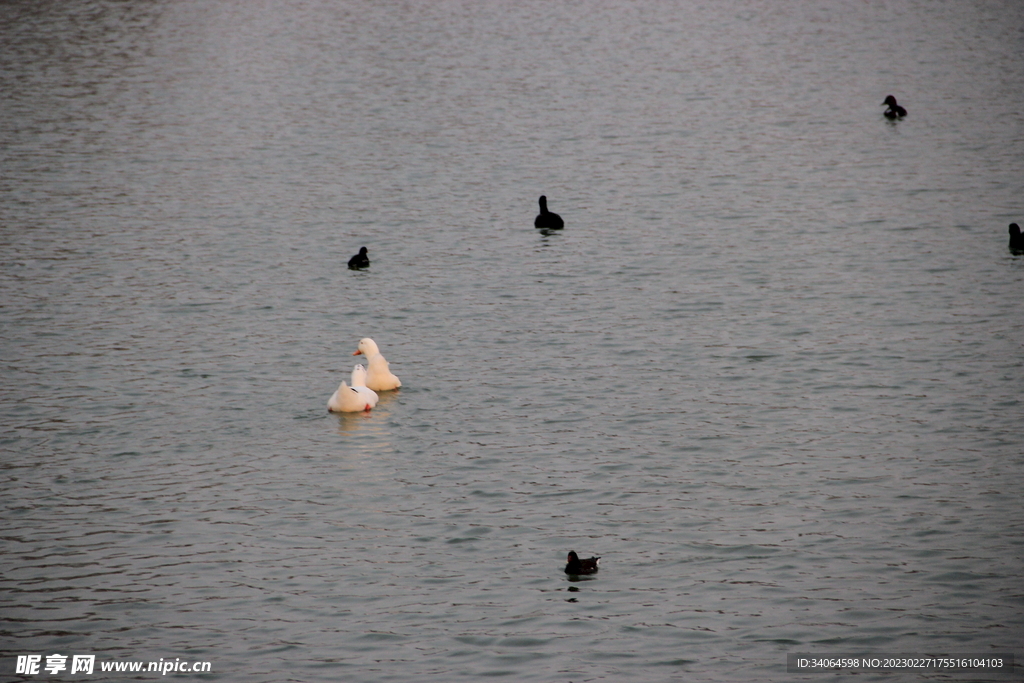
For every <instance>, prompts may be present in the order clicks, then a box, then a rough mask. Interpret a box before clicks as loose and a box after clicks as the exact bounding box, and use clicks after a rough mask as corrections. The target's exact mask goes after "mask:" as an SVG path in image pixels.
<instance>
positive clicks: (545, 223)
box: [533, 195, 565, 230]
mask: <svg viewBox="0 0 1024 683" xmlns="http://www.w3.org/2000/svg"><path fill="white" fill-rule="evenodd" d="M533 227H535V228H545V229H547V230H561V229H562V228H564V227H565V223H563V222H562V217H561V216H559V215H558V214H557V213H552V212H550V211H548V198H547V197H545V196H544V195H541V196H540V214H539V215H538V216H537V217H536V218H535V219H534V220H533Z"/></svg>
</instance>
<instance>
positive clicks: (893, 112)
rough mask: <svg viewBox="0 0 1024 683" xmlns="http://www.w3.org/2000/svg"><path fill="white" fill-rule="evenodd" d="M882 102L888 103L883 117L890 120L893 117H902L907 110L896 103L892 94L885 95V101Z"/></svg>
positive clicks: (893, 118)
mask: <svg viewBox="0 0 1024 683" xmlns="http://www.w3.org/2000/svg"><path fill="white" fill-rule="evenodd" d="M882 104H883V105H886V104H887V105H889V108H888V109H886V110H885V118H887V119H889V120H890V121H893V120H895V119H902V118H903V117H904V116H906V115H907V110H906V109H904V108H903V107H901V106H900V105H898V104H896V98H895V97H893V96H892V95H889V96H888V97H886V98H885V102H882Z"/></svg>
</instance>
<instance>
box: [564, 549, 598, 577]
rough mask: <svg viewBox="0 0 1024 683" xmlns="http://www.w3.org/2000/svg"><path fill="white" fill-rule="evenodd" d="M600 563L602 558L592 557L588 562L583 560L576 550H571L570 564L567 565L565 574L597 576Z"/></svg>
mask: <svg viewBox="0 0 1024 683" xmlns="http://www.w3.org/2000/svg"><path fill="white" fill-rule="evenodd" d="M600 562H601V558H600V557H591V558H588V559H586V560H581V559H580V558H579V555H577V554H576V551H575V550H570V551H569V562H568V564H566V565H565V573H566V574H571V575H573V576H575V575H578V574H596V573H597V565H598V563H600Z"/></svg>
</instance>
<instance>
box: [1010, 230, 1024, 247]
mask: <svg viewBox="0 0 1024 683" xmlns="http://www.w3.org/2000/svg"><path fill="white" fill-rule="evenodd" d="M1010 251H1012V252H1013V253H1014V254H1024V235H1021V234H1020V226H1019V225H1017V224H1016V223H1010Z"/></svg>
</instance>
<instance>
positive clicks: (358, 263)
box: [348, 247, 370, 270]
mask: <svg viewBox="0 0 1024 683" xmlns="http://www.w3.org/2000/svg"><path fill="white" fill-rule="evenodd" d="M348 267H349V268H350V269H352V270H360V269H362V268H369V267H370V257H369V256H367V255H366V247H363V248H361V249H360V250H359V253H358V254H356V255H355V256H353V257H352V258H350V259H349V260H348Z"/></svg>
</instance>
